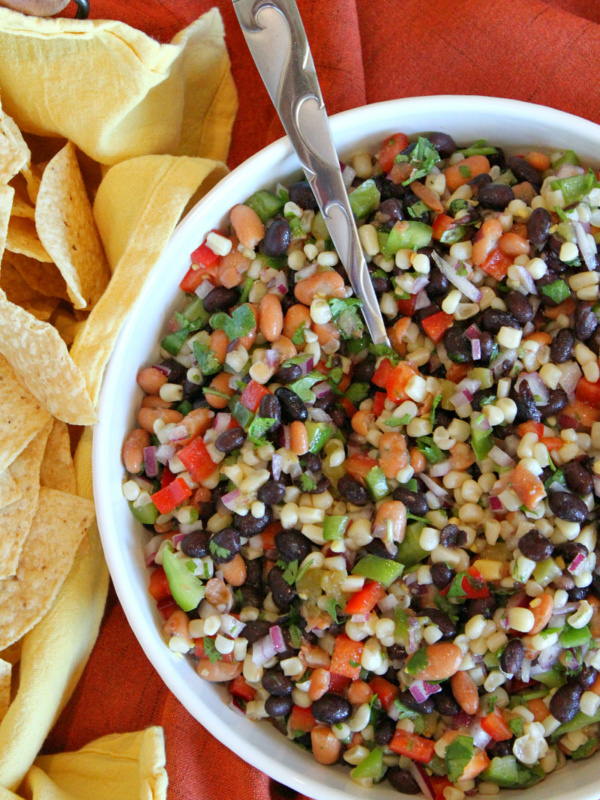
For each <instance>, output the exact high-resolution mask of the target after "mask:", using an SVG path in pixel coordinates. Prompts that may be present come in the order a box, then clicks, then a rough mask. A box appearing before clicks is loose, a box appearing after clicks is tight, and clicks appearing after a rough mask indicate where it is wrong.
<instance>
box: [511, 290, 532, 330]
mask: <svg viewBox="0 0 600 800" xmlns="http://www.w3.org/2000/svg"><path fill="white" fill-rule="evenodd" d="M504 302H505V303H506V307H507V308H508V310H509V311H510V313H511V314H513V315H514V316H515V317H516V318H517V319H518V321H519V322H520V323H521V325H526V324H527V323H528V322H530V321H531V320H532V319H533V307H532V305H531V303H530V302H529V300H528V299H527V298H526V297H525V295H524V294H521V292H509V293H508V294H507V295H506V296H505V298H504Z"/></svg>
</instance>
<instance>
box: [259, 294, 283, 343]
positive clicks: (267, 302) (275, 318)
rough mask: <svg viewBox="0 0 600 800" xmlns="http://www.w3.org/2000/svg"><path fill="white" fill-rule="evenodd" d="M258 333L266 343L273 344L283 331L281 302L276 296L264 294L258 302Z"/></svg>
mask: <svg viewBox="0 0 600 800" xmlns="http://www.w3.org/2000/svg"><path fill="white" fill-rule="evenodd" d="M259 314H260V332H261V333H262V335H263V336H264V337H265V339H266V340H267V342H275V341H277V339H279V337H280V336H281V332H282V330H283V312H282V310H281V300H280V299H279V297H277V295H276V294H266V295H265V296H264V297H263V299H262V300H261V301H260V307H259Z"/></svg>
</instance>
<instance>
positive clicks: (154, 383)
mask: <svg viewBox="0 0 600 800" xmlns="http://www.w3.org/2000/svg"><path fill="white" fill-rule="evenodd" d="M136 380H137V382H138V386H140V387H141V388H142V389H143V390H144V391H145V392H146V394H158V393H159V391H160V388H161V386H164V385H165V383H167V381H168V378H167V376H166V375H165V374H164V373H162V372H161V371H160V370H159V369H156V367H146V368H145V369H142V370H140V371H139V372H138V375H137V379H136Z"/></svg>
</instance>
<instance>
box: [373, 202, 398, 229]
mask: <svg viewBox="0 0 600 800" xmlns="http://www.w3.org/2000/svg"><path fill="white" fill-rule="evenodd" d="M376 219H377V221H378V222H379V223H381V224H382V225H383V226H384V227H385V228H389V229H391V228H393V227H394V225H395V224H396V223H397V222H401V221H402V220H403V219H404V207H403V206H402V203H401V202H400V200H398V199H397V198H395V197H391V198H389V199H388V200H384V201H383V203H381V205H380V206H379V210H378V212H377V214H376Z"/></svg>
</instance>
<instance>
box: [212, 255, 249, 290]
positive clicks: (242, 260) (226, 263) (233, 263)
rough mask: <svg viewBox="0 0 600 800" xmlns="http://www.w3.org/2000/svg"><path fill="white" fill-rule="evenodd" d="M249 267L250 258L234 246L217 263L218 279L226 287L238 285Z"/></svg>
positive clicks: (231, 287)
mask: <svg viewBox="0 0 600 800" xmlns="http://www.w3.org/2000/svg"><path fill="white" fill-rule="evenodd" d="M249 268H250V260H249V259H247V258H246V256H243V255H242V254H241V253H240V252H239V251H238V250H236V249H235V248H234V249H233V250H231V252H230V253H227V255H226V256H223V257H222V258H221V262H220V264H219V281H220V282H221V285H222V286H225V287H226V288H227V289H233V288H234V286H239V285H240V283H241V282H242V278H243V276H244V274H245V273H246V272H248V269H249Z"/></svg>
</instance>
